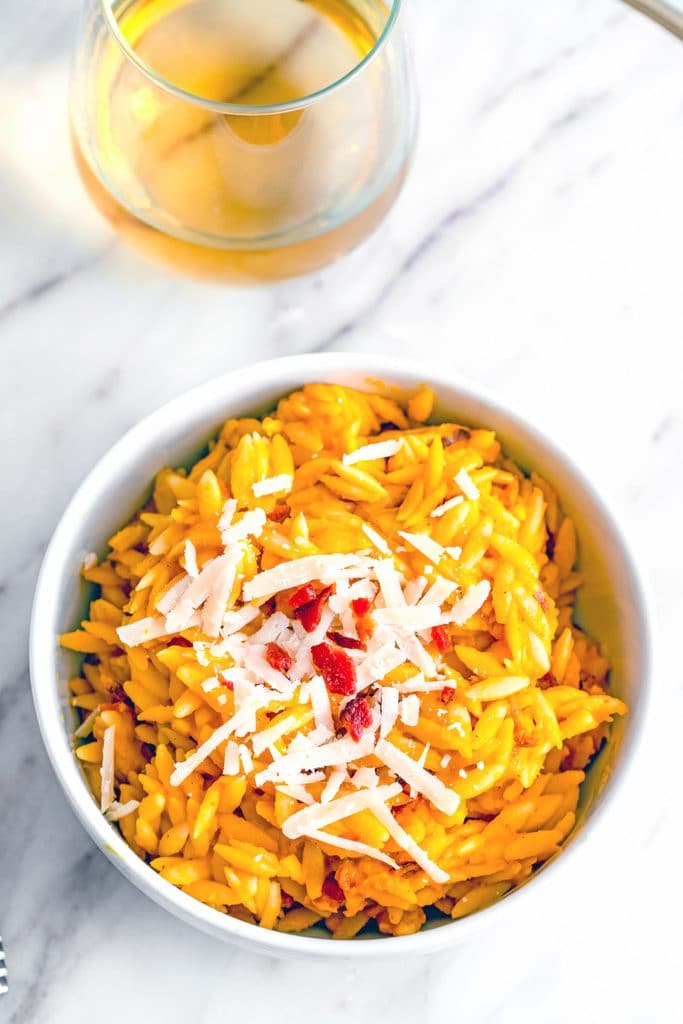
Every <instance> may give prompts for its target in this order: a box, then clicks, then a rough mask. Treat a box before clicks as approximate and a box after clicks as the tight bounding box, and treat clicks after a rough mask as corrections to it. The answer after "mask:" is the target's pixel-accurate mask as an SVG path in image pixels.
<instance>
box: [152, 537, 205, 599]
mask: <svg viewBox="0 0 683 1024" xmlns="http://www.w3.org/2000/svg"><path fill="white" fill-rule="evenodd" d="M185 572H186V573H187V574H188V576H192V578H193V579H196V578H197V576H199V567H198V565H197V549H196V547H195V546H194V544H193V543H192V541H191V540H189V539H188V540H186V541H185ZM158 607H159V605H157V608H158Z"/></svg>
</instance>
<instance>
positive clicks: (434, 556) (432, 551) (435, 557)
mask: <svg viewBox="0 0 683 1024" xmlns="http://www.w3.org/2000/svg"><path fill="white" fill-rule="evenodd" d="M398 534H399V537H403V539H404V541H405V542H406V543H407V544H410V546H411V547H413V548H415V550H416V551H419V552H420V554H421V555H424V557H425V558H427V559H429V561H430V562H434V564H435V565H438V564H439V562H440V561H441V559H442V558H443V553H444V549H443V548H442V546H441V545H440V544H437V542H436V541H435V540H432V538H431V537H428V536H427V534H426V533H406V532H405V530H399V531H398Z"/></svg>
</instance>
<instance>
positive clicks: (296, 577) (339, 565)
mask: <svg viewBox="0 0 683 1024" xmlns="http://www.w3.org/2000/svg"><path fill="white" fill-rule="evenodd" d="M372 567H373V562H372V561H371V560H370V559H367V558H361V557H359V556H358V555H306V556H305V557H304V558H297V559H296V560H295V561H293V562H283V563H282V564H281V565H276V566H275V567H274V568H272V569H266V570H265V571H264V572H260V573H257V575H256V576H254V578H253V579H252V580H249V582H247V583H245V584H244V587H243V588H242V596H243V598H244V600H245V601H256V600H258V599H259V598H264V597H271V596H272V595H273V594H277V593H279V591H281V590H288V589H289V588H290V587H302V586H303V585H304V584H305V583H311V582H312V581H313V580H320V582H321V583H334V581H335V578H336V576H337V574H338V573H339V572H341V571H343V570H353V571H354V572H356V573H357V575H358V577H359V578H360V577H362V576H367V575H368V574H369V573H370V571H371V570H372Z"/></svg>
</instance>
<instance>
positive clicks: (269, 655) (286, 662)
mask: <svg viewBox="0 0 683 1024" xmlns="http://www.w3.org/2000/svg"><path fill="white" fill-rule="evenodd" d="M266 661H267V662H268V664H269V665H270V667H271V668H274V669H275V671H276V672H289V670H290V668H291V667H292V659H291V657H290V655H289V654H287V651H286V650H285V649H284V647H280V645H279V644H275V643H270V644H267V646H266Z"/></svg>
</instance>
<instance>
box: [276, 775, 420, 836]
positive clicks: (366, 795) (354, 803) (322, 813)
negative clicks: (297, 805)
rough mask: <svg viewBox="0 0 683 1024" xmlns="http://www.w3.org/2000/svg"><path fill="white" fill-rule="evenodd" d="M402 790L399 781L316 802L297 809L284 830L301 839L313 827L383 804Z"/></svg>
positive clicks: (283, 826)
mask: <svg viewBox="0 0 683 1024" xmlns="http://www.w3.org/2000/svg"><path fill="white" fill-rule="evenodd" d="M400 792H401V786H400V784H399V783H398V782H395V783H393V784H392V785H390V786H378V788H377V789H372V790H367V789H366V790H358V791H357V792H355V793H347V794H346V796H340V797H338V799H336V800H331V801H330V802H329V803H327V804H314V806H313V807H307V808H306V809H305V810H303V811H297V813H296V814H293V815H292V816H291V817H289V818H287V820H286V821H284V822H283V824H282V831H283V832H284V834H285V835H286V836H287V838H288V839H299V838H300V837H301V836H305V835H307V834H309V833H310V830H311V829H321V828H325V826H326V825H332V824H334V822H335V821H341V820H342V819H343V818H350V817H351V815H352V814H357V813H358V812H359V811H364V810H367V808H368V807H373V809H374V806H375V804H380V803H381V804H383V803H384V801H385V800H391V799H392V798H393V797H395V796H398V795H399V793H400Z"/></svg>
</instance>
